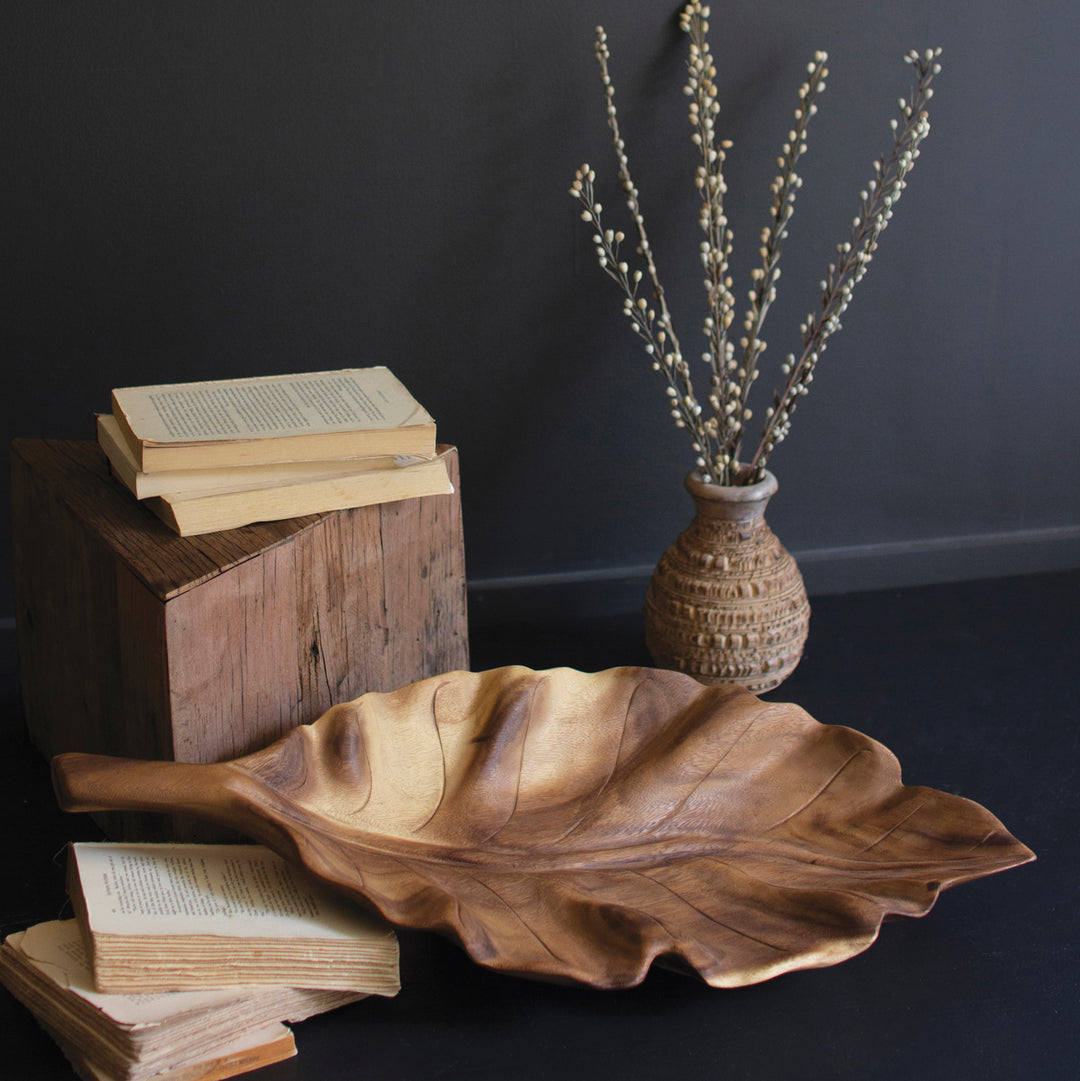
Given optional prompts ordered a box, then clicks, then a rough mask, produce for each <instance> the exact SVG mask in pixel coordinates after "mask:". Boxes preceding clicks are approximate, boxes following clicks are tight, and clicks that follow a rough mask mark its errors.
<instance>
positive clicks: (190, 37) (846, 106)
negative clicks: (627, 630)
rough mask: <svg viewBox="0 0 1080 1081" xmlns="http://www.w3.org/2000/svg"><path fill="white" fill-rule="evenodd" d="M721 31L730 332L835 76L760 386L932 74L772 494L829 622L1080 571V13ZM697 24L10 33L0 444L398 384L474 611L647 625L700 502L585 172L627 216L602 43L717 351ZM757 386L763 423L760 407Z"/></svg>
mask: <svg viewBox="0 0 1080 1081" xmlns="http://www.w3.org/2000/svg"><path fill="white" fill-rule="evenodd" d="M714 9H715V10H714V19H713V24H714V28H713V34H712V42H713V47H714V51H715V53H716V56H717V61H718V66H719V74H718V82H719V85H720V88H721V100H722V103H723V105H724V112H723V114H722V118H721V119H722V129H723V134H724V135H725V136H730V137H731V138H732V139H733V140H734V143H735V145H734V148H733V150H732V151H731V154H730V158H729V170H728V179H729V186H730V196H729V210H730V213H731V217H732V220H733V225H734V229H735V236H736V256H735V268H736V271H737V274H738V275H739V281H740V283H741V284H740V286H739V292H740V293H741V292H742V291H743V290H744V289H745V287H746V285H747V282H746V273H747V272H748V270H749V267H750V265H751V260H752V259H753V257H754V256H753V253H754V250H755V248H756V239H755V238H756V236H757V234H758V231H759V229H760V227H761V225H762V224H763V217H764V213H765V210H766V206H767V198H768V192H767V186H768V184H769V181H770V180H771V178H772V175H773V170H774V165H773V159H774V158H775V155H776V153H777V147H778V144H779V142H780V141H781V139H782V137H783V135H784V133H785V132H786V130H787V128H788V127H789V126H790V119H789V117H790V110H791V108H792V106H793V95H794V91H795V88H796V87H797V86H798V84H799V82H800V81H801V80H802V77H803V73H804V65H805V63H806V61H807V59H809V57H810V55H811V54H812V53H813V51H814V49H816V48H825V49H828V50H829V53H830V68H831V73H832V74H831V78H830V80H829V88H828V90H827V92H826V94H825V95H824V97H823V99H822V103H821V114H820V116H819V118H818V120H817V122H816V124H815V126H814V128H813V130H812V135H811V146H810V153H809V155H808V157H807V159H806V162H805V167H804V168H803V169H802V170H801V171H802V172H803V174H804V175H805V178H806V184H805V187H804V188H803V191H802V195H801V198H800V203H799V208H798V211H797V214H796V219H795V223H794V226H793V228H792V236H791V239H790V241H789V245H788V250H787V252H786V254H785V258H784V276H783V279H782V281H781V286H782V291H781V298H780V300H779V302H778V303H777V305H776V307H775V309H774V311H773V312H772V314H771V316H770V322H769V325H768V328H767V333H766V337H767V338H768V339H769V341H770V345H771V348H770V352H769V353H767V354H766V357H767V358H768V357H771V358H772V359H773V360H774V362H775V360H776V359H777V358H778V357H780V356H782V355H783V353H785V352H787V351H788V350H789V349H792V348H794V347H795V345H796V344H797V334H798V330H797V327H798V322H799V319H800V318H801V317H802V315H803V313H804V312H805V311H806V310H808V308H809V307H810V306H812V305H813V304H814V303H815V302H816V284H815V283H816V282H817V280H818V278H819V277H820V276H821V271H822V268H823V266H824V264H825V263H826V262H827V260H828V258H829V253H830V251H831V249H832V246H833V244H835V242H836V241H837V240H839V239H840V238H841V235H842V234H843V233H844V232H845V230H846V228H847V223H848V221H849V219H850V217H851V216H852V213H853V208H854V201H855V197H856V194H857V192H858V191H859V189H860V188H861V187H862V186H863V185H864V184H865V182H866V180H867V178H868V176H869V169H870V163H871V161H872V159H873V158H874V157H876V156H877V155H878V154H879V153H881V152H882V151H883V150H885V149H886V147H887V143H888V134H889V133H888V128H887V120H888V118H889V116H890V115H892V111H893V108H894V102H895V99H896V98H897V97H898V96H899V95H900V94H902V93H906V92H907V89H908V72H909V69H908V68H907V67H906V66H905V65H904V64H903V63H902V62H901V57H902V55H903V53H904V52H905V51H906V50H908V49H909V48H912V47H918V48H923V47H925V46H929V45H940V46H942V47H943V49H944V54H943V56H942V62H943V64H944V72H943V73H942V75H941V77H940V79H939V82H938V84H937V85H938V92H937V96H936V97H935V99H934V102H933V106H934V108H933V112H932V116H931V120H932V124H933V131H932V133H931V135H930V138H929V140H928V141H927V143H926V144H925V149H924V153H923V156H922V158H921V160H920V162H919V165H918V168H917V170H916V171H915V173H914V174H913V177H912V182H911V187H910V189H909V191H908V192H907V194H906V196H905V198H904V200H903V202H902V203H901V204H900V207H899V209H898V212H897V216H896V219H895V221H894V223H893V226H892V227H891V228H890V229H889V230H888V231H887V233H886V234H885V236H884V237H883V240H882V247H881V253H880V256H879V258H878V260H877V261H876V262H875V264H874V266H873V268H872V271H871V273H870V274H869V275H868V277H867V279H866V280H865V282H864V283H863V284H862V286H861V287H860V290H859V292H858V293H857V295H856V297H855V301H854V303H853V305H852V307H851V310H850V312H849V313H848V317H847V318H846V320H845V328H844V330H843V331H842V332H841V333H840V334H839V335H838V336H837V337H836V338H835V339H834V340H833V344H832V346H831V348H830V349H829V351H828V352H827V353H826V355H825V357H824V359H823V361H822V364H821V367H820V369H819V375H818V378H817V381H816V382H815V384H814V392H813V394H812V395H811V396H810V397H808V398H807V399H806V400H805V401H804V403H803V405H802V407H801V408H800V410H799V412H798V414H797V415H796V418H795V424H794V428H793V432H792V435H791V438H790V439H789V441H788V442H787V443H785V444H784V445H783V446H782V447H781V448H780V449H779V450H778V451H777V453H776V455H775V457H774V460H773V464H774V471H775V472H776V473H777V475H778V477H779V479H780V485H781V487H780V493H779V495H778V496H777V497H776V499H775V500H774V503H773V506H772V508H771V511H770V521H771V522H772V524H773V526H774V528H775V529H776V531H777V533H778V534H780V536H781V537H782V538H783V540H784V541H785V542H786V544H787V545H788V547H789V548H791V549H792V550H793V551H794V552H795V553H796V554H797V555H798V556H799V557H800V558H801V560H802V561H803V565H804V570H805V571H806V574H807V578H808V582H809V584H810V587H811V590H812V591H814V590H825V589H842V588H851V587H854V586H865V585H879V586H890V585H895V584H900V583H902V582H908V581H920V580H925V581H929V580H933V579H936V578H942V577H949V576H965V575H970V574H975V573H993V574H997V573H1008V572H1014V571H1015V572H1022V571H1028V570H1035V569H1039V568H1040V567H1044V566H1065V565H1070V564H1074V563H1076V562H1077V561H1080V440H1078V436H1077V431H1076V421H1075V416H1076V404H1077V403H1076V399H1077V395H1076V390H1077V385H1078V376H1077V370H1078V365H1077V359H1078V358H1077V352H1078V346H1077V342H1078V341H1080V315H1078V312H1080V304H1078V303H1077V301H1076V299H1075V295H1074V294H1075V288H1076V283H1077V281H1078V279H1080V259H1078V255H1077V253H1078V251H1080V237H1078V235H1077V233H1078V228H1077V220H1078V215H1077V212H1076V204H1075V195H1074V190H1073V189H1074V187H1075V177H1076V175H1077V141H1076V139H1075V126H1076V125H1075V105H1076V92H1075V86H1074V82H1075V75H1074V68H1075V50H1076V46H1077V44H1078V43H1080V9H1078V7H1077V6H1076V4H1075V3H1073V2H1072V0H1028V2H1025V3H1024V4H1020V3H1016V2H1012V0H909V2H906V3H904V4H867V3H865V2H863V0H830V2H824V0H819V2H815V3H806V2H795V0H772V2H767V3H764V4H763V3H762V2H761V0H732V2H728V3H724V4H717V5H714ZM677 10H678V5H677V4H675V3H657V2H653V0H590V2H583V0H547V2H546V3H543V4H536V3H525V2H520V0H498V2H496V0H485V2H478V0H472V2H462V0H456V2H454V3H431V2H424V3H417V2H413V0H395V2H393V3H389V2H384V0H367V2H365V0H352V2H345V0H337V2H325V0H315V2H310V3H303V4H301V3H295V2H293V3H286V2H254V0H250V2H229V0H225V2H222V0H214V2H212V3H207V2H201V0H199V2H195V0H186V2H184V3H179V4H178V3H164V2H149V0H139V2H137V3H136V2H133V0H132V2H116V3H97V2H84V3H78V4H73V3H58V2H54V0H34V2H32V3H31V2H27V3H19V4H16V5H10V4H9V5H8V6H7V9H6V15H7V18H6V19H5V24H6V25H5V28H4V32H3V33H2V34H0V110H2V114H3V132H4V139H3V143H4V150H3V153H2V155H0V172H2V181H0V185H2V186H0V190H2V191H3V194H4V196H5V198H4V204H3V205H4V214H3V236H4V241H3V248H2V250H3V270H2V273H3V275H4V283H3V319H2V332H0V340H2V349H3V355H4V357H5V358H6V361H7V364H8V366H9V368H10V375H9V376H8V382H7V387H8V390H7V393H6V394H5V396H4V398H5V405H4V409H5V417H4V431H5V433H6V435H7V436H8V437H9V438H10V437H12V436H16V435H19V436H50V437H61V438H85V439H91V438H93V424H92V414H93V413H94V411H95V410H102V409H105V408H107V404H108V392H109V389H110V388H111V387H113V386H118V385H125V384H131V383H145V382H161V381H175V380H189V379H206V378H223V377H228V376H243V375H256V374H263V373H272V372H286V371H292V370H299V369H315V368H335V367H343V366H349V365H362V364H367V363H386V364H389V365H390V366H391V367H392V368H393V369H394V370H395V371H396V372H397V373H398V374H399V375H400V377H401V378H402V379H403V381H404V382H405V383H406V385H408V386H409V387H410V388H411V389H412V390H413V391H414V393H415V394H416V395H417V397H419V398H420V399H421V400H422V401H423V402H424V403H425V404H426V405H427V406H428V408H429V409H430V410H431V411H432V413H433V414H434V415H435V417H436V419H437V421H438V422H439V426H440V432H441V435H442V437H443V438H444V439H446V440H449V441H452V442H454V443H456V444H457V445H458V446H459V447H460V450H461V460H462V467H463V473H464V479H463V486H462V487H463V498H464V506H465V515H466V531H467V534H466V540H467V556H468V564H469V573H470V577H471V579H472V580H473V582H474V583H475V585H476V586H477V596H478V598H479V600H480V603H479V604H478V611H480V612H483V611H488V612H495V611H497V610H499V609H500V598H503V600H505V599H506V598H508V597H510V598H512V599H513V602H514V604H515V605H516V604H517V603H518V601H519V599H521V598H526V597H533V596H535V594H528V593H522V594H517V593H507V592H506V591H505V589H500V588H499V587H500V586H504V587H505V586H506V584H507V583H508V582H509V583H511V584H531V585H533V586H545V585H550V584H552V583H553V582H554V583H560V582H561V583H563V584H564V585H565V586H568V587H569V588H568V589H566V590H565V591H564V593H563V594H562V601H560V603H562V602H565V603H580V602H582V600H583V599H586V598H587V597H588V596H589V595H590V594H589V591H590V590H592V591H593V593H594V594H595V595H600V594H601V593H603V592H604V590H605V589H615V590H616V592H618V587H619V583H620V581H626V582H629V589H630V595H631V599H632V602H633V603H638V602H639V601H638V600H637V596H638V595H637V593H636V592H635V591H636V590H637V589H638V588H639V587H640V579H641V575H642V574H643V573H644V571H645V569H647V568H648V567H649V566H651V565H652V564H653V563H654V562H655V560H656V558H657V557H658V556H659V554H660V552H661V551H662V550H663V548H664V547H665V546H666V545H667V544H668V543H669V542H670V541H671V539H673V537H674V535H675V533H676V532H677V531H678V530H679V529H680V528H681V527H682V526H683V524H684V523H685V521H686V520H687V518H688V516H689V501H688V499H687V498H686V496H685V494H684V493H683V491H682V489H681V479H682V477H683V475H684V474H685V472H686V470H687V469H688V468H689V467H690V465H691V464H692V463H691V460H690V455H689V450H688V447H687V446H686V445H685V442H684V440H683V438H682V436H681V434H680V433H677V432H676V431H675V430H674V429H673V428H671V426H670V422H669V421H668V420H667V419H666V413H665V407H664V401H663V394H662V388H661V386H660V384H659V382H658V381H657V380H656V377H655V376H654V375H653V373H652V372H651V371H649V370H648V368H647V366H646V364H645V361H644V357H643V355H642V354H641V353H640V351H639V350H638V349H637V347H636V345H635V343H634V342H633V341H632V340H631V336H630V333H629V330H628V328H627V326H626V325H625V321H624V319H623V317H622V316H621V315H620V314H619V309H620V298H619V297H618V296H617V294H616V292H615V291H614V289H613V287H612V286H611V285H610V283H609V282H608V281H607V280H606V279H605V278H603V277H602V275H601V274H600V271H599V270H598V268H597V267H596V266H595V264H594V263H593V261H592V258H591V255H590V246H589V244H588V237H587V230H586V229H585V227H584V226H583V225H582V223H581V222H580V221H579V220H578V219H577V215H576V213H575V209H574V205H573V204H572V202H571V200H570V198H569V197H568V195H567V188H568V185H569V182H570V180H571V179H572V176H573V171H574V169H575V167H576V166H577V165H578V164H579V163H580V162H581V161H582V160H588V161H590V162H591V163H593V164H595V166H596V167H597V168H598V170H599V171H600V172H601V188H602V191H603V192H604V195H605V201H606V202H607V204H608V206H609V207H610V208H612V209H613V210H614V209H617V205H618V198H617V193H616V189H615V187H614V183H613V178H614V169H613V161H612V155H611V148H610V145H609V144H608V142H607V133H606V128H605V125H604V115H603V102H602V99H601V96H600V93H599V84H598V81H597V72H596V66H595V62H594V60H593V56H592V33H593V26H594V25H595V24H596V23H598V22H602V23H604V24H605V26H606V28H607V30H608V33H609V38H610V44H611V48H612V51H613V60H612V65H613V71H614V75H615V79H616V84H617V91H618V100H619V103H620V115H621V119H622V121H623V124H624V127H625V132H626V136H627V139H628V142H629V149H630V153H631V156H632V160H633V162H634V163H635V168H636V172H637V179H638V183H639V186H640V188H641V191H642V200H643V203H644V205H645V208H646V213H647V216H648V220H649V225H650V231H651V235H652V239H653V243H654V246H655V248H656V250H657V252H658V255H659V258H660V262H661V270H662V273H663V275H664V277H665V278H666V279H667V288H668V291H669V293H670V295H671V300H672V306H673V308H674V310H675V312H676V316H677V318H678V319H679V321H680V324H681V325H682V327H683V328H684V329H683V331H682V336H683V339H684V342H687V343H689V344H690V345H694V346H695V351H696V344H695V343H696V341H697V327H698V325H699V323H700V320H701V317H702V314H703V312H702V307H701V289H700V285H699V282H698V278H699V273H698V269H697V265H696V259H695V249H696V245H697V241H698V237H697V235H696V220H695V216H696V208H695V205H694V198H693V189H692V186H691V177H692V171H693V157H692V150H691V147H690V143H689V134H690V129H689V125H688V124H687V123H686V119H685V99H684V98H683V97H682V94H681V86H682V79H683V69H682V64H683V58H684V50H685V38H684V37H683V35H682V34H680V33H679V31H678V29H677V24H676V18H675V16H676V12H677ZM762 384H763V385H762V394H763V396H765V395H767V393H768V390H769V388H770V386H771V379H770V373H769V371H768V369H766V372H765V377H764V378H763V380H762ZM759 404H761V403H759ZM5 496H6V492H5ZM6 503H7V500H6V498H5V499H4V504H5V506H6ZM4 536H5V539H6V537H7V530H6V529H5V530H4ZM5 555H6V552H5ZM548 595H549V596H550V593H549V594H548ZM9 596H10V595H9V594H8V593H5V594H4V598H3V601H4V603H2V604H0V614H3V613H6V612H10V611H11V606H10V600H9ZM504 610H505V609H504Z"/></svg>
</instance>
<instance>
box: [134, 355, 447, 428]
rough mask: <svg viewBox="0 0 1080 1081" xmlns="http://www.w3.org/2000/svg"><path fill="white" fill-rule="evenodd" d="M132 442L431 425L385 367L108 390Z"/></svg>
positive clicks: (428, 417)
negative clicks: (139, 440)
mask: <svg viewBox="0 0 1080 1081" xmlns="http://www.w3.org/2000/svg"><path fill="white" fill-rule="evenodd" d="M113 400H114V403H115V405H116V406H117V407H118V408H119V409H120V410H121V411H122V412H123V414H124V416H125V417H126V418H127V421H128V424H129V426H130V427H131V430H132V431H133V432H134V433H135V435H136V436H137V437H138V438H139V439H141V440H142V441H143V442H146V443H184V442H200V441H214V440H229V439H252V438H262V437H268V436H285V435H306V434H316V433H322V432H339V431H363V430H367V429H379V428H399V427H404V426H406V425H409V424H430V423H433V422H432V420H431V417H430V416H429V415H428V414H427V412H426V410H424V409H423V407H422V406H420V405H419V403H418V402H417V401H416V400H415V399H414V398H413V397H412V395H411V394H409V392H408V391H407V390H406V389H405V387H404V386H402V384H401V383H400V382H399V381H398V380H397V378H396V377H395V376H394V375H393V373H391V372H390V371H389V369H387V368H382V367H380V368H347V369H343V370H341V371H333V372H307V373H301V374H296V375H276V376H265V377H262V378H255V379H223V380H214V381H211V382H203V383H175V384H166V385H158V386H146V387H122V388H119V389H117V390H114V391H113Z"/></svg>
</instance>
